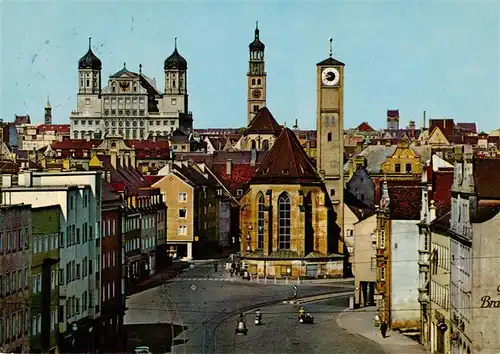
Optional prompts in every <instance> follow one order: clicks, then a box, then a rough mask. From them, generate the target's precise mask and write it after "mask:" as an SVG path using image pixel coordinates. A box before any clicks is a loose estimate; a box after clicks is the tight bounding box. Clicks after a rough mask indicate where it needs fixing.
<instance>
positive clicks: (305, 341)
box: [207, 295, 385, 354]
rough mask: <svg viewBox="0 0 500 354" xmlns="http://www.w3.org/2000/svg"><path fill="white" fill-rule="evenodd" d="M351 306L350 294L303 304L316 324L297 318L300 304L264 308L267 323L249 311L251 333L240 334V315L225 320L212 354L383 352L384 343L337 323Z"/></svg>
mask: <svg viewBox="0 0 500 354" xmlns="http://www.w3.org/2000/svg"><path fill="white" fill-rule="evenodd" d="M347 305H348V296H347V295H340V296H338V297H336V298H332V299H328V300H322V301H317V302H313V303H305V304H303V306H304V309H305V310H306V312H310V313H311V315H313V316H314V322H315V323H314V324H312V325H305V324H300V323H299V322H298V321H297V312H298V308H299V307H298V305H292V304H279V305H274V306H269V307H265V308H261V309H260V310H261V312H262V314H263V322H264V324H263V325H261V326H255V325H254V324H253V320H254V314H253V313H249V314H248V315H247V316H246V318H247V322H248V335H247V336H237V335H235V332H234V329H235V328H236V322H237V316H234V317H232V318H230V319H228V320H227V321H225V322H224V323H222V324H221V325H220V326H219V328H218V329H217V332H216V343H215V344H214V345H213V346H212V347H211V348H210V351H207V352H210V353H218V354H230V353H238V354H250V353H273V354H274V353H339V354H340V353H342V354H343V353H349V354H361V353H363V354H364V353H367V354H368V353H369V354H383V353H385V352H384V350H382V349H381V348H380V346H379V345H378V344H376V343H374V342H372V341H370V340H368V339H365V338H363V337H359V336H356V335H353V334H349V333H348V332H346V331H344V330H342V328H340V327H339V326H338V324H337V321H336V318H337V316H338V314H339V313H340V312H341V311H342V310H344V309H345V308H346V306H347Z"/></svg>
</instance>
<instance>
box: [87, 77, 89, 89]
mask: <svg viewBox="0 0 500 354" xmlns="http://www.w3.org/2000/svg"><path fill="white" fill-rule="evenodd" d="M89 86H90V80H89V79H87V87H89Z"/></svg>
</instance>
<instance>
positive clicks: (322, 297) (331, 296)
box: [282, 291, 352, 305]
mask: <svg viewBox="0 0 500 354" xmlns="http://www.w3.org/2000/svg"><path fill="white" fill-rule="evenodd" d="M351 294H352V291H343V292H338V293H330V294H325V295H313V296H308V297H304V298H301V299H297V300H285V301H283V302H282V303H283V304H292V305H293V304H308V303H311V302H316V301H323V300H328V299H334V298H337V297H344V296H347V295H351Z"/></svg>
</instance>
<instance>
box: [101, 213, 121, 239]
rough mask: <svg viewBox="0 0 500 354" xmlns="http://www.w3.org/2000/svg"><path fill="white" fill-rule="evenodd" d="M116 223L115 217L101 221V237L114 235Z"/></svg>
mask: <svg viewBox="0 0 500 354" xmlns="http://www.w3.org/2000/svg"><path fill="white" fill-rule="evenodd" d="M117 224H118V219H117V218H108V219H106V220H105V221H104V222H103V223H102V237H103V238H105V237H106V236H108V237H110V236H114V235H116V226H117Z"/></svg>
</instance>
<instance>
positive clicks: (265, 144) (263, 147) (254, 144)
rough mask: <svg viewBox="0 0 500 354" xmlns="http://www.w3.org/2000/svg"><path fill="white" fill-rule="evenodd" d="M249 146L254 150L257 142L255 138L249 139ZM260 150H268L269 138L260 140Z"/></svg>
mask: <svg viewBox="0 0 500 354" xmlns="http://www.w3.org/2000/svg"><path fill="white" fill-rule="evenodd" d="M250 148H251V149H252V150H256V149H257V142H256V141H255V140H251V141H250ZM259 148H260V146H259ZM262 150H264V151H267V150H269V140H267V139H266V140H263V141H262Z"/></svg>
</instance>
